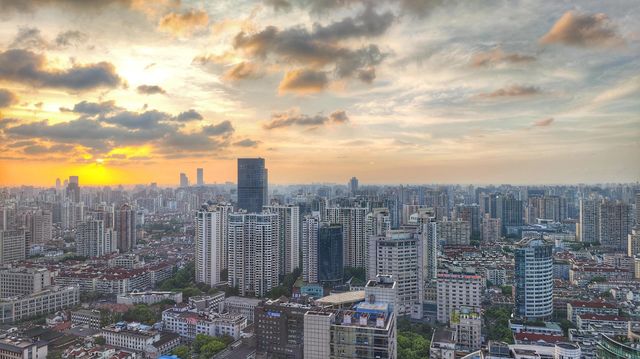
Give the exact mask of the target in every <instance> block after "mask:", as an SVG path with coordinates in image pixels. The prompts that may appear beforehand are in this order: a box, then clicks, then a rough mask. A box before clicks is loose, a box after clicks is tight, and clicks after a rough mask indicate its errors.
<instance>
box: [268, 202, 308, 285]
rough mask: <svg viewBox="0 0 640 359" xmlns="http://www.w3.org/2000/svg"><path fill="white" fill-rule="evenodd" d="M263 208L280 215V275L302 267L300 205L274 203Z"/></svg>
mask: <svg viewBox="0 0 640 359" xmlns="http://www.w3.org/2000/svg"><path fill="white" fill-rule="evenodd" d="M263 209H264V211H265V212H268V213H275V214H277V215H278V231H279V232H280V233H278V238H279V239H280V243H278V252H279V253H278V258H279V259H280V262H279V263H278V267H279V269H278V271H279V273H280V275H286V274H289V273H291V272H293V270H294V269H296V268H299V267H300V207H298V206H293V205H274V206H264V207H263Z"/></svg>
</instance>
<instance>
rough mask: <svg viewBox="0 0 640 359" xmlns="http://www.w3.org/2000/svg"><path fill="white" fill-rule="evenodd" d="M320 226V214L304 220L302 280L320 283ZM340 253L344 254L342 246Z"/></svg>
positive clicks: (306, 217)
mask: <svg viewBox="0 0 640 359" xmlns="http://www.w3.org/2000/svg"><path fill="white" fill-rule="evenodd" d="M319 228H320V218H319V216H313V215H309V216H305V217H304V219H303V220H302V280H304V281H305V282H306V283H318V230H319ZM340 241H342V228H340ZM341 245H342V244H341ZM340 255H341V256H342V248H340ZM340 265H342V262H341V263H340Z"/></svg>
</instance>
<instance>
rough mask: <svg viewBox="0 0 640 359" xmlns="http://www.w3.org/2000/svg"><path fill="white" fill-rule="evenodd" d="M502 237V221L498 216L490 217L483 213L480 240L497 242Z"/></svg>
mask: <svg viewBox="0 0 640 359" xmlns="http://www.w3.org/2000/svg"><path fill="white" fill-rule="evenodd" d="M500 238H502V221H501V220H500V218H491V217H489V213H485V215H484V218H483V219H482V240H483V241H484V242H497V241H498V240H500Z"/></svg>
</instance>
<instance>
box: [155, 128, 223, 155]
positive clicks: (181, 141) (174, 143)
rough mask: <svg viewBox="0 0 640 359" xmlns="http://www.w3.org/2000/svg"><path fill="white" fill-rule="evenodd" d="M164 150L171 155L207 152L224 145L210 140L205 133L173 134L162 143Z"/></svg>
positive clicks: (168, 135)
mask: <svg viewBox="0 0 640 359" xmlns="http://www.w3.org/2000/svg"><path fill="white" fill-rule="evenodd" d="M161 144H162V150H163V151H166V152H169V153H172V154H174V153H181V152H207V151H212V150H215V149H217V148H219V147H221V146H222V145H223V144H224V143H223V142H219V141H217V140H215V139H212V138H210V137H209V136H208V135H207V134H205V133H203V132H196V133H182V132H172V133H169V134H167V136H166V137H165V138H163V139H162V141H161Z"/></svg>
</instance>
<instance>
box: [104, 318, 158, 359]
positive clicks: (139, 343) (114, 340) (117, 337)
mask: <svg viewBox="0 0 640 359" xmlns="http://www.w3.org/2000/svg"><path fill="white" fill-rule="evenodd" d="M100 335H101V336H102V337H103V338H104V339H105V341H106V343H107V345H113V346H115V347H119V348H125V349H131V350H135V351H138V352H144V351H145V350H146V349H147V347H149V346H151V345H153V343H155V342H157V341H158V340H160V332H158V331H155V330H151V329H150V328H148V327H147V326H141V324H139V323H136V324H133V323H132V324H127V323H117V324H112V325H109V326H106V327H104V328H102V330H101V332H100Z"/></svg>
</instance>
